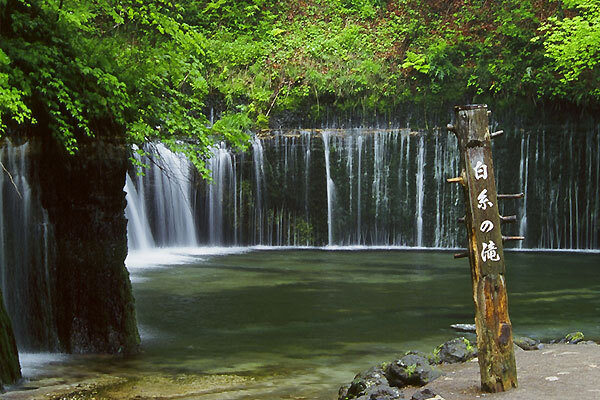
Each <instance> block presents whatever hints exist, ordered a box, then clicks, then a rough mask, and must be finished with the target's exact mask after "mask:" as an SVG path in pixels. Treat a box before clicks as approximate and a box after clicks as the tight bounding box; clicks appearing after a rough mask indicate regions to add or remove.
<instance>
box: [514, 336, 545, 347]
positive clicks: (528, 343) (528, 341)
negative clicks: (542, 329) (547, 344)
mask: <svg viewBox="0 0 600 400" xmlns="http://www.w3.org/2000/svg"><path fill="white" fill-rule="evenodd" d="M513 341H514V343H515V344H516V345H517V346H519V347H520V348H522V349H523V350H539V349H541V348H542V347H543V345H542V344H541V343H540V341H539V340H535V339H532V338H529V337H526V336H516V337H515V338H514V339H513Z"/></svg>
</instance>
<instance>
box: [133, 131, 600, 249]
mask: <svg viewBox="0 0 600 400" xmlns="http://www.w3.org/2000/svg"><path fill="white" fill-rule="evenodd" d="M506 130H507V134H506V135H504V137H502V138H501V139H497V140H496V141H495V142H494V143H493V151H494V159H495V168H496V176H497V179H498V188H499V193H517V192H520V191H524V192H525V199H524V200H503V201H502V202H501V204H500V212H501V214H503V215H511V214H516V215H517V223H515V224H512V225H505V226H504V227H503V231H504V232H505V233H506V234H510V235H517V234H521V235H524V236H526V239H525V241H524V242H523V243H518V244H516V245H515V247H523V248H533V249H598V248H600V243H599V241H600V238H599V231H600V216H599V213H600V195H599V190H598V184H599V183H600V182H599V180H600V140H599V131H598V128H597V127H596V128H593V129H587V130H585V131H583V132H582V131H580V130H578V131H575V129H574V128H573V129H572V128H569V127H561V128H555V129H552V130H545V129H536V130H529V131H525V130H521V129H512V130H508V129H506ZM149 153H150V154H151V155H150V158H149V159H145V160H142V161H143V162H145V163H149V164H150V165H151V167H150V168H149V169H147V170H146V171H145V176H143V177H142V176H138V175H136V174H134V173H133V171H132V174H131V175H130V177H128V180H127V185H126V190H127V192H128V203H129V205H128V208H127V216H128V219H129V221H130V222H129V239H130V248H132V249H141V248H144V247H152V246H190V245H212V246H229V245H266V246H306V245H309V246H310V245H319V246H320V245H331V246H337V245H339V246H350V245H367V246H408V247H429V248H454V247H460V246H463V245H464V243H465V242H466V232H465V231H464V227H462V226H461V225H460V224H458V223H457V219H458V218H459V217H461V216H462V215H463V214H464V205H463V199H462V196H463V194H462V191H461V189H460V187H458V185H449V184H447V183H446V178H448V177H452V176H455V175H456V174H457V172H458V162H459V154H458V150H457V143H456V139H455V138H454V136H453V135H450V134H448V133H447V132H446V131H445V130H436V129H433V130H428V131H413V130H411V129H408V128H407V129H389V130H388V129H323V130H287V131H281V132H273V133H272V134H270V135H267V136H262V137H255V138H254V139H253V140H252V143H251V146H250V150H249V151H248V152H247V153H236V152H233V151H231V150H229V149H227V148H226V147H225V146H224V145H219V146H216V147H215V148H214V149H213V157H212V158H211V159H210V160H209V162H208V167H209V169H210V170H211V171H212V182H210V183H209V182H205V181H202V180H201V179H199V178H198V177H197V176H196V174H194V173H193V169H192V167H191V166H190V165H189V163H186V162H185V160H183V159H182V158H181V157H177V156H175V155H173V154H172V153H170V152H169V151H168V150H167V149H166V148H165V147H163V146H162V145H158V146H155V149H154V150H151V151H149Z"/></svg>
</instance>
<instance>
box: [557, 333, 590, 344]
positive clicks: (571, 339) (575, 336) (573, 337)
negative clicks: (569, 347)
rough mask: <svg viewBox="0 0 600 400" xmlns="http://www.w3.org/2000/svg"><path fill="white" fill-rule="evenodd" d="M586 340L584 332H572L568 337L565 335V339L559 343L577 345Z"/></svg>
mask: <svg viewBox="0 0 600 400" xmlns="http://www.w3.org/2000/svg"><path fill="white" fill-rule="evenodd" d="M584 339H585V336H584V335H583V333H582V332H571V333H568V334H567V335H565V337H564V338H562V339H561V340H560V342H559V343H566V344H577V343H579V342H581V341H583V340H584Z"/></svg>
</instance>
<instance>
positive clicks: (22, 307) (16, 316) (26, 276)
mask: <svg viewBox="0 0 600 400" xmlns="http://www.w3.org/2000/svg"><path fill="white" fill-rule="evenodd" d="M30 151H31V146H30V145H29V143H24V144H20V145H14V144H10V143H9V142H5V144H4V146H3V147H2V148H0V162H1V163H2V165H3V166H4V168H6V171H5V170H3V169H2V170H0V282H1V284H2V294H3V297H4V303H5V307H6V310H7V312H8V314H9V315H10V317H11V320H12V324H13V329H14V332H15V337H16V339H17V345H18V347H19V350H20V351H53V350H56V349H57V348H58V339H57V330H56V321H55V317H54V310H53V307H52V305H53V304H54V302H53V298H54V293H53V287H54V284H53V282H52V277H53V276H54V274H53V272H52V269H53V268H54V257H55V244H54V231H53V228H52V225H51V224H50V223H49V220H48V213H47V212H46V210H45V209H44V208H43V207H42V205H41V201H40V199H39V194H38V190H37V188H36V186H35V185H32V184H31V182H30V179H31V178H30V173H31V171H30V169H31V166H30V162H29V152H30Z"/></svg>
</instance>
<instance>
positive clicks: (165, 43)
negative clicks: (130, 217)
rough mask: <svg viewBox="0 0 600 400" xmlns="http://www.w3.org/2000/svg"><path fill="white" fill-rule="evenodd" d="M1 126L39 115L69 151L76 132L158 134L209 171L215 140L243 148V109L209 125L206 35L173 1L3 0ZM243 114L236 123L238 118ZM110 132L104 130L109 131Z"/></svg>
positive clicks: (140, 138)
mask: <svg viewBox="0 0 600 400" xmlns="http://www.w3.org/2000/svg"><path fill="white" fill-rule="evenodd" d="M2 6H3V8H2V13H1V14H0V18H1V27H2V30H1V34H2V42H1V47H0V86H1V87H2V94H1V95H0V96H1V99H2V100H3V101H2V106H1V107H0V112H1V117H2V127H1V128H2V131H1V132H0V133H5V132H6V129H7V128H8V127H10V126H13V127H15V126H18V125H23V124H25V123H28V124H30V125H31V124H36V123H39V126H38V127H36V128H35V130H36V133H38V134H43V132H44V131H45V130H46V127H47V128H48V130H49V131H50V133H52V134H53V135H54V136H55V137H56V138H57V139H58V140H60V141H61V142H62V143H63V144H64V145H65V148H66V149H67V150H68V151H69V152H71V153H73V152H75V151H76V150H77V143H78V139H81V138H85V137H93V136H95V135H99V134H111V135H115V134H116V135H122V136H124V137H125V138H127V139H128V141H129V142H131V143H137V144H142V143H144V142H147V141H153V140H160V141H162V142H164V143H166V144H168V145H169V146H170V147H171V149H173V150H175V151H180V152H183V153H185V154H186V155H187V156H188V157H189V158H190V159H191V160H192V161H193V162H194V164H195V165H196V166H197V167H198V168H199V170H200V171H202V172H203V173H205V174H206V173H207V171H206V170H205V168H204V160H205V159H206V158H207V157H208V155H209V154H210V150H209V148H210V146H211V145H212V144H213V143H214V142H215V141H217V140H226V141H228V142H230V143H233V144H234V145H236V146H239V147H244V146H245V142H246V140H247V137H248V136H247V135H246V133H245V129H246V127H247V124H246V125H244V124H242V123H240V122H239V121H242V120H243V116H238V117H235V116H229V117H228V118H229V120H230V122H227V121H225V122H223V123H221V124H220V128H219V129H209V128H207V125H208V120H207V119H206V117H205V115H204V112H203V108H204V102H203V101H204V98H205V96H206V94H207V93H208V85H207V82H206V80H205V78H204V72H205V66H204V63H203V58H204V57H205V52H204V45H205V42H206V39H205V38H204V36H203V35H202V33H200V32H199V31H198V30H197V29H196V28H195V27H192V26H191V25H189V24H187V23H186V22H185V21H184V20H183V17H182V15H181V13H182V12H183V10H182V8H181V6H180V5H177V4H175V3H173V2H170V1H168V0H154V1H139V0H124V1H120V2H113V1H109V0H95V1H90V2H79V1H75V0H61V1H60V2H59V1H51V0H47V1H44V0H34V1H26V0H3V4H2ZM236 118H237V120H238V122H237V123H232V122H231V120H232V119H236ZM107 131H108V132H107Z"/></svg>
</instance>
